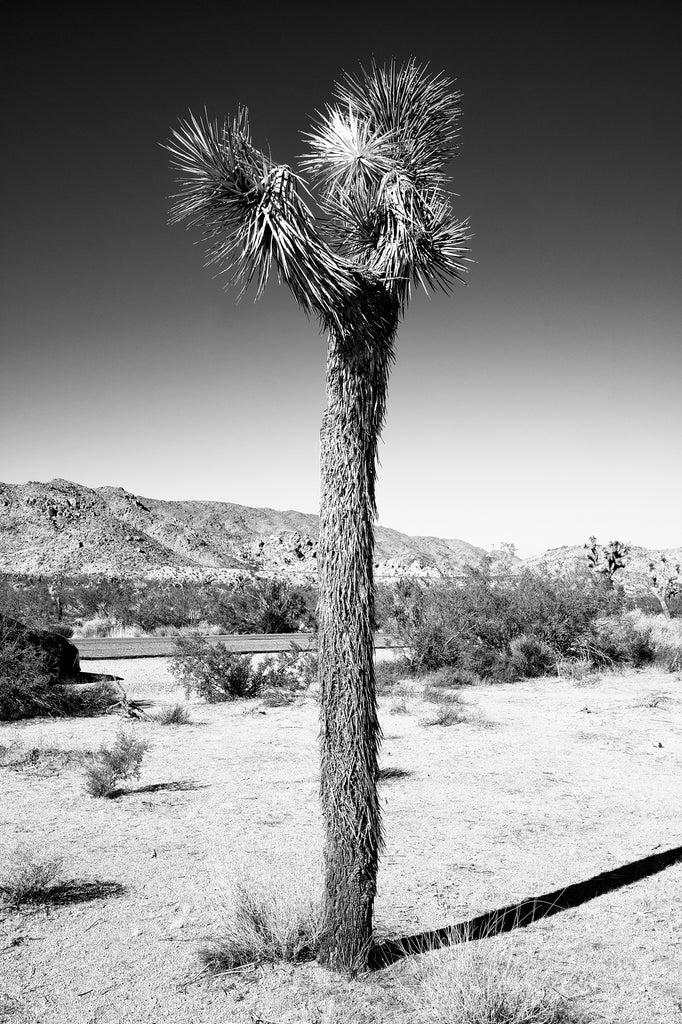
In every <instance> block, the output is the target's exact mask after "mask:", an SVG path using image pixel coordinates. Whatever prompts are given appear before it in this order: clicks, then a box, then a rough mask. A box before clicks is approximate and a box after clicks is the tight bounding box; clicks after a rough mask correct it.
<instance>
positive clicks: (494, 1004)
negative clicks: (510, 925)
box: [403, 939, 588, 1024]
mask: <svg viewBox="0 0 682 1024" xmlns="http://www.w3.org/2000/svg"><path fill="white" fill-rule="evenodd" d="M414 981H415V984H413V986H410V987H406V988H405V989H404V990H403V995H404V999H405V1002H407V1003H408V1004H409V1005H411V1006H412V1007H413V1008H414V1010H415V1013H416V1017H415V1018H414V1020H415V1024H422V1022H423V1024H431V1022H433V1021H438V1022H439V1024H588V1021H587V1018H586V1017H585V1016H584V1015H583V1014H582V1013H581V1012H580V1011H579V1010H576V1009H575V1008H574V1007H573V1006H572V1005H571V1004H570V1003H569V1002H568V1000H567V999H565V998H563V997H562V996H561V995H560V994H559V993H558V992H557V991H556V989H554V988H553V987H551V986H550V984H549V981H548V979H547V978H545V977H542V976H539V975H538V973H537V971H535V970H533V969H532V966H531V965H529V964H526V965H523V966H521V965H515V964H514V963H513V962H512V961H511V959H510V958H508V957H507V958H505V957H504V956H503V955H502V954H501V953H500V951H499V950H498V948H497V946H496V944H495V940H490V939H489V940H487V941H486V944H485V945H484V946H481V945H480V944H476V945H473V944H468V943H467V944H466V945H464V946H455V947H452V948H450V949H448V950H447V951H444V952H442V953H440V954H439V955H438V956H437V957H436V961H435V963H434V962H433V959H432V960H431V962H430V963H429V965H428V966H427V967H425V968H421V969H420V968H417V971H416V977H415V979H414Z"/></svg>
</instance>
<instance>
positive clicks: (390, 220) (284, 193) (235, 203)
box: [167, 59, 468, 972]
mask: <svg viewBox="0 0 682 1024" xmlns="http://www.w3.org/2000/svg"><path fill="white" fill-rule="evenodd" d="M459 98H460V97H459V93H458V92H456V91H455V90H454V87H453V83H452V82H451V81H450V80H449V79H447V78H446V77H444V76H443V75H442V74H431V73H430V72H429V71H428V69H427V67H425V66H419V65H418V64H417V63H416V62H415V61H414V60H413V59H410V60H409V61H408V62H407V63H406V64H404V65H402V66H398V65H397V64H396V63H395V61H393V62H391V63H389V64H388V65H387V66H385V67H382V68H379V67H377V66H376V65H375V64H372V66H371V68H370V69H369V70H366V69H364V68H363V69H361V71H360V73H359V74H358V75H357V76H356V77H354V76H351V75H345V76H344V78H343V80H342V81H341V82H340V83H336V85H335V87H334V99H335V101H336V102H335V105H333V106H327V108H326V109H325V111H324V113H321V114H318V120H317V122H316V123H315V124H314V125H313V127H312V130H311V131H310V132H307V133H305V134H306V137H307V140H308V144H309V149H310V151H309V153H308V155H306V156H305V157H303V158H302V160H301V166H302V168H303V170H304V171H307V172H308V173H309V175H310V178H311V183H312V185H313V187H315V188H316V196H317V200H316V201H317V204H318V206H319V209H320V211H321V213H322V218H321V219H317V218H316V217H315V215H314V214H313V213H312V212H311V209H310V207H309V205H308V202H307V200H306V198H304V197H305V196H308V197H311V198H312V193H311V192H310V190H309V188H308V186H307V185H306V183H305V182H304V180H303V178H302V177H301V176H300V175H298V174H296V173H294V171H293V170H292V169H291V168H290V167H288V166H286V165H285V164H276V163H274V162H273V160H272V159H271V157H270V156H269V155H265V154H264V153H262V152H260V151H259V150H258V149H256V148H255V147H254V146H253V144H252V142H251V135H250V130H249V121H248V114H247V111H246V109H245V108H240V109H239V110H238V112H237V115H236V117H234V118H233V119H232V120H224V121H217V120H210V119H209V118H208V115H205V116H204V117H203V118H202V117H195V116H194V115H193V114H190V115H189V116H188V118H187V119H186V120H183V121H181V122H180V124H179V127H178V128H177V129H175V130H174V131H173V134H172V137H171V140H170V141H169V142H168V143H167V149H168V150H169V151H170V153H171V155H172V158H173V160H172V162H173V166H174V168H175V169H176V170H177V171H179V173H180V178H179V185H180V192H179V194H178V195H176V196H174V197H173V198H174V204H173V207H172V212H171V219H172V221H173V222H179V221H186V222H187V223H188V226H190V227H193V226H197V227H199V228H201V229H202V231H203V237H204V239H205V241H206V243H207V248H208V256H207V263H208V264H209V265H212V266H216V267H218V268H221V269H229V270H231V271H232V272H233V280H235V282H236V283H238V284H240V285H241V289H242V291H244V289H245V288H246V287H247V286H248V285H249V284H250V283H251V282H252V281H255V283H256V287H257V294H258V295H260V294H261V293H262V291H263V289H264V287H265V283H266V281H267V278H268V275H269V273H270V270H271V268H272V266H273V264H274V266H275V268H276V271H277V276H278V279H279V280H280V281H284V282H286V284H287V285H288V286H289V288H290V289H291V292H292V293H293V296H294V298H295V299H296V301H297V302H298V304H299V306H301V308H302V309H303V310H304V312H305V313H307V314H313V315H314V316H315V317H316V318H317V319H318V320H319V322H320V325H321V328H322V329H323V331H324V332H325V333H326V335H327V339H328V354H327V408H326V411H325V413H324V419H323V423H322V430H321V476H322V495H321V510H320V541H319V554H318V561H319V574H320V607H319V632H320V684H321V748H322V773H321V800H322V809H323V818H324V826H325V890H324V904H323V932H322V941H321V945H320V948H319V954H318V956H319V960H320V962H322V963H326V964H328V965H330V966H332V967H333V968H335V969H338V970H343V971H350V972H354V971H357V970H358V969H361V968H362V967H363V966H364V964H365V963H366V959H367V953H368V950H369V948H370V944H371V938H372V908H373V902H374V896H375V891H376V876H377V867H378V859H379V853H380V850H381V845H382V828H381V819H380V808H379V801H378V797H377V773H378V766H377V754H378V749H379V744H380V741H381V733H380V728H379V722H378V716H377V704H376V692H375V680H374V646H373V639H374V638H373V633H374V627H375V621H374V580H373V556H374V520H375V517H376V505H375V479H376V464H377V445H378V441H379V437H380V433H381V429H382V426H383V423H384V416H385V410H386V398H387V388H388V377H389V371H390V367H391V364H392V362H393V359H394V341H395V337H396V332H397V329H398V324H399V321H400V319H401V317H402V316H403V314H404V312H405V308H406V306H407V303H408V300H409V296H410V289H411V286H412V285H413V284H415V283H418V284H421V285H422V286H423V287H424V288H425V289H426V290H428V289H429V288H430V289H434V290H435V289H436V288H438V287H440V288H442V289H443V290H449V289H450V287H451V286H452V284H453V283H454V282H455V281H458V280H462V279H463V274H464V272H465V269H466V267H465V264H466V262H467V258H466V256H465V255H464V254H465V253H466V252H467V249H466V247H465V242H466V240H467V237H468V235H467V222H466V221H459V220H457V219H455V217H454V215H453V212H452V210H451V207H450V195H449V193H448V191H447V190H446V184H447V182H448V180H449V179H448V178H447V177H446V174H445V168H446V164H447V163H448V161H449V160H450V159H451V158H452V157H453V156H454V154H455V152H456V149H457V137H458V131H459V129H458V119H459V113H460V111H459V105H458V104H459Z"/></svg>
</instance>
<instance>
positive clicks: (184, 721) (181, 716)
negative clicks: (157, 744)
mask: <svg viewBox="0 0 682 1024" xmlns="http://www.w3.org/2000/svg"><path fill="white" fill-rule="evenodd" d="M149 720H150V721H152V722H156V724H157V725H191V724H192V716H191V715H190V713H189V710H188V708H187V706H186V705H185V704H173V705H172V706H171V707H167V708H162V709H161V710H160V711H155V712H154V714H152V715H149Z"/></svg>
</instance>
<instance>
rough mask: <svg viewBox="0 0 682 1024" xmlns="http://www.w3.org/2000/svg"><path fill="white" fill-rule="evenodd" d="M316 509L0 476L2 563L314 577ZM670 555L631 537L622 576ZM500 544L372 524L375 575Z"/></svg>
mask: <svg viewBox="0 0 682 1024" xmlns="http://www.w3.org/2000/svg"><path fill="white" fill-rule="evenodd" d="M318 523H319V520H318V516H316V515H314V514H313V513H309V512H298V511H296V510H295V509H287V510H283V511H279V510H277V509H272V508H256V507H253V506H249V505H240V504H236V503H233V502H220V501H211V500H206V501H199V500H196V499H187V500H182V501H179V500H165V499H160V498H147V497H144V496H142V495H136V494H133V493H132V492H130V491H126V490H125V489H124V488H122V487H116V486H112V485H106V486H102V487H96V488H92V487H86V486H85V485H83V484H78V483H74V482H73V481H70V480H64V479H61V478H56V479H54V480H51V481H48V482H47V483H41V482H39V481H29V482H28V483H26V484H5V483H0V572H4V573H20V574H25V575H41V576H55V575H59V574H64V575H80V574H83V575H110V576H131V577H143V578H144V577H146V578H159V579H169V580H179V581H184V580H188V581H189V580H202V579H221V578H222V579H230V578H234V577H235V576H243V575H253V574H266V575H267V574H274V573H277V574H283V575H290V576H292V577H297V578H308V579H314V578H315V576H316V571H317V567H316V554H317V552H316V546H317V537H318ZM661 555H665V556H666V557H667V559H668V562H669V563H670V564H675V563H676V562H677V563H679V562H681V561H682V546H680V547H678V548H670V549H648V548H643V547H639V546H636V545H633V546H631V548H630V553H629V556H628V563H627V566H626V569H625V570H621V571H620V572H619V579H621V581H622V582H623V584H624V585H625V586H626V588H627V589H638V590H641V589H649V588H648V587H647V581H646V578H647V566H648V563H649V561H651V560H652V559H656V558H660V556H661ZM487 556H491V557H493V559H496V558H500V557H504V556H502V555H501V553H500V552H498V551H493V552H488V551H486V550H485V549H484V548H481V547H478V546H476V545H474V544H469V543H468V542H467V541H464V540H459V539H456V538H441V537H433V536H410V535H408V534H405V533H401V532H400V531H398V530H394V529H392V528H390V527H384V526H377V527H376V546H375V575H376V577H377V579H380V580H381V579H396V578H400V577H401V576H405V575H412V576H419V577H426V578H428V577H441V576H458V575H461V574H462V573H463V572H464V570H465V569H466V568H467V567H468V566H477V565H480V564H482V562H483V560H484V559H485V558H486V557H487ZM584 559H585V551H584V548H583V547H582V546H581V545H565V546H562V547H558V548H552V549H549V550H548V551H545V552H543V553H542V554H540V555H536V556H534V557H532V558H528V559H525V560H521V559H518V558H516V557H513V564H516V565H519V566H523V565H526V566H531V567H533V566H535V567H540V566H545V567H547V568H548V569H550V570H561V569H563V568H565V567H567V566H570V565H575V564H579V563H580V562H584Z"/></svg>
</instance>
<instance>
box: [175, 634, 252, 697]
mask: <svg viewBox="0 0 682 1024" xmlns="http://www.w3.org/2000/svg"><path fill="white" fill-rule="evenodd" d="M170 663H171V664H170V668H171V672H172V673H173V675H175V676H176V677H177V678H178V679H180V680H181V681H182V683H183V685H184V687H185V694H186V696H187V697H189V696H190V695H191V694H193V693H196V694H197V696H199V697H203V699H204V700H205V701H206V702H207V703H208V704H217V703H221V702H222V701H228V700H236V699H238V698H240V697H256V696H258V694H259V693H260V690H261V688H262V685H263V684H262V679H261V678H260V677H259V676H258V675H257V674H255V673H254V671H253V667H252V661H251V656H250V655H248V654H234V653H233V652H232V651H228V649H227V647H226V646H225V644H223V643H215V644H210V643H209V642H208V641H207V640H205V639H204V638H203V637H199V636H188V637H178V639H177V640H176V642H175V653H174V654H173V655H172V657H171V659H170Z"/></svg>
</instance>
